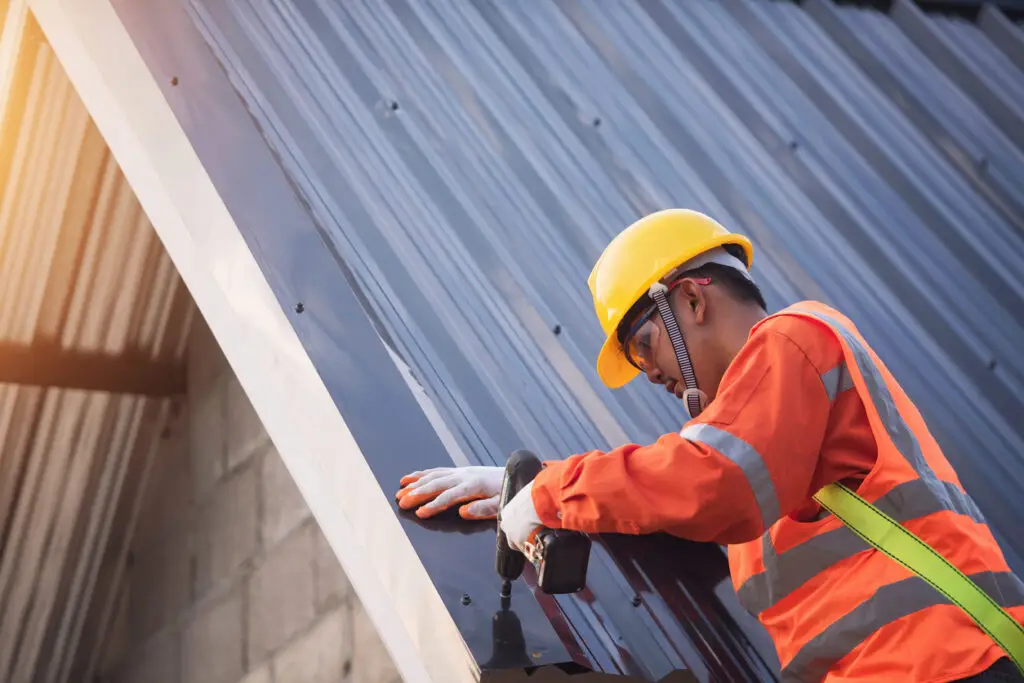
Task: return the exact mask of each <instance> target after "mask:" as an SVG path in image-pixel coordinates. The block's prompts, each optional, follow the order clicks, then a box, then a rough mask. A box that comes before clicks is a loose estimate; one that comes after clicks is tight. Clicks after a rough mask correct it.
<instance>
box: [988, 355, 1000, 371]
mask: <svg viewBox="0 0 1024 683" xmlns="http://www.w3.org/2000/svg"><path fill="white" fill-rule="evenodd" d="M996 365H998V363H996V359H995V358H990V359H989V361H988V369H989V370H995V369H996Z"/></svg>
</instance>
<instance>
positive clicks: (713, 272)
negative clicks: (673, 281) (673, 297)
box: [682, 263, 768, 311]
mask: <svg viewBox="0 0 1024 683" xmlns="http://www.w3.org/2000/svg"><path fill="white" fill-rule="evenodd" d="M682 275H683V276H685V277H709V278H711V281H712V282H715V283H718V284H720V285H722V287H724V288H725V290H726V291H727V292H728V293H729V296H731V297H732V298H733V299H736V300H737V301H741V302H744V303H751V304H757V305H758V306H760V307H761V310H764V311H767V310H768V304H766V303H765V300H764V294H762V293H761V288H760V287H758V286H757V284H756V283H754V281H753V280H748V279H747V278H745V277H744V276H743V273H741V272H740V271H738V270H736V269H735V268H730V267H729V266H723V265H721V264H718V263H708V264H705V265H703V266H701V267H700V268H695V269H693V270H688V271H686V272H685V273H683V274H682Z"/></svg>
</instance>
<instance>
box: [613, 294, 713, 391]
mask: <svg viewBox="0 0 1024 683" xmlns="http://www.w3.org/2000/svg"><path fill="white" fill-rule="evenodd" d="M707 283H708V281H707V280H704V279H699V280H694V279H690V278H688V279H686V280H684V281H683V282H681V283H680V284H679V285H678V286H677V287H675V288H674V289H673V291H672V293H671V294H670V301H671V306H672V310H673V313H674V314H675V318H676V324H678V325H679V330H680V332H681V333H682V335H683V339H685V340H686V349H687V351H688V353H689V356H690V363H691V364H692V365H693V371H694V374H696V376H697V385H698V386H699V387H700V388H701V390H703V391H704V392H705V393H706V394H707V395H708V396H709V397H711V396H714V394H715V389H716V388H717V387H711V386H709V384H708V381H709V380H710V378H705V377H703V375H704V374H705V373H702V367H705V366H706V365H707V363H704V362H702V359H704V358H706V357H707V349H708V348H709V345H710V344H711V343H712V335H711V333H710V331H709V329H708V326H707V325H706V324H705V322H706V313H707V299H706V297H705V296H704V289H703V285H705V284H707ZM627 346H628V349H627V351H628V355H629V356H630V357H631V359H632V360H634V362H635V364H636V365H637V366H638V367H639V368H640V370H641V372H643V373H644V374H646V375H647V379H648V381H650V382H651V383H652V384H660V385H663V386H664V387H665V390H666V391H668V392H669V393H670V394H673V395H675V396H676V397H677V398H680V399H681V398H683V393H684V392H685V391H686V382H685V381H684V380H683V376H682V371H681V370H680V369H679V361H678V360H677V358H676V352H675V347H674V346H673V345H672V339H671V338H670V337H669V334H668V330H667V329H666V328H665V321H664V320H663V319H662V317H661V314H660V313H659V312H658V311H657V310H656V309H655V310H654V311H652V313H651V315H650V317H649V318H648V319H647V321H646V322H645V323H643V324H641V325H640V328H639V329H638V330H637V333H636V334H635V335H634V336H633V337H632V338H631V339H630V340H629V343H628V345H627Z"/></svg>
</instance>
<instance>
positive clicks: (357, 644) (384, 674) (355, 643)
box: [349, 600, 399, 683]
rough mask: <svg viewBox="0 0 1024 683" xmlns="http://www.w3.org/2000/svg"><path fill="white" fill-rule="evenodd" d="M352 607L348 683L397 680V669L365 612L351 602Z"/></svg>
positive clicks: (384, 682)
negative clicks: (350, 657)
mask: <svg viewBox="0 0 1024 683" xmlns="http://www.w3.org/2000/svg"><path fill="white" fill-rule="evenodd" d="M350 604H351V605H352V635H353V638H352V676H351V678H349V683H391V681H393V680H394V679H396V678H399V673H398V669H397V668H396V667H395V664H394V662H393V661H392V660H391V655H389V654H388V651H387V650H386V649H385V648H384V642H383V641H382V640H381V639H380V635H378V634H377V629H376V628H375V627H374V626H373V622H371V621H370V617H369V616H367V614H366V610H364V609H363V606H362V605H361V604H359V602H358V601H356V600H353V601H352V602H351V603H350Z"/></svg>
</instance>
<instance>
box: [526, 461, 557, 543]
mask: <svg viewBox="0 0 1024 683" xmlns="http://www.w3.org/2000/svg"><path fill="white" fill-rule="evenodd" d="M563 467H564V462H562V461H557V460H555V461H549V462H545V463H544V469H542V470H541V471H540V472H539V473H538V474H537V476H536V477H535V478H534V480H533V492H532V498H533V508H534V510H536V511H537V517H538V518H539V519H540V521H541V524H543V525H544V526H546V527H547V528H549V529H560V528H562V513H561V511H560V510H559V509H558V498H559V496H558V491H559V489H560V488H561V484H560V483H559V482H560V481H561V477H562V468H563Z"/></svg>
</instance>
